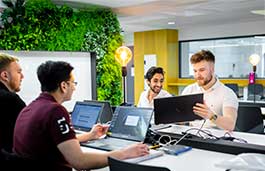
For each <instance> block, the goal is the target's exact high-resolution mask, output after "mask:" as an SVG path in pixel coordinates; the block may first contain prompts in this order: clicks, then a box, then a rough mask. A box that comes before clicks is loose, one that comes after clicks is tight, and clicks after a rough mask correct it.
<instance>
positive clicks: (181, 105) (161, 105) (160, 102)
mask: <svg viewBox="0 0 265 171" xmlns="http://www.w3.org/2000/svg"><path fill="white" fill-rule="evenodd" d="M196 103H203V94H202V93H200V94H190V95H182V96H174V97H165V98H157V99H154V113H155V115H154V116H155V124H167V123H176V122H185V121H193V120H196V119H202V118H201V117H200V116H198V115H196V114H195V113H194V112H193V106H195V104H196Z"/></svg>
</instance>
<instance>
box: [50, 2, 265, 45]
mask: <svg viewBox="0 0 265 171" xmlns="http://www.w3.org/2000/svg"><path fill="white" fill-rule="evenodd" d="M53 1H54V2H55V3H57V4H62V3H67V4H68V5H71V6H72V7H75V8H81V7H84V6H90V5H91V4H94V5H99V6H102V7H109V8H112V9H113V11H114V12H115V13H116V14H117V15H118V19H119V21H120V24H121V27H122V29H123V30H124V36H125V39H126V40H125V42H127V43H128V44H130V42H131V41H132V37H133V32H137V31H146V30H157V29H179V30H181V29H185V28H190V27H201V26H203V25H220V24H229V23H233V24H234V23H236V22H241V23H242V22H252V21H264V22H265V16H264V15H263V16H262V15H257V14H253V13H251V11H252V10H264V6H265V0H53ZM170 21H173V22H175V24H173V25H169V24H168V22H170Z"/></svg>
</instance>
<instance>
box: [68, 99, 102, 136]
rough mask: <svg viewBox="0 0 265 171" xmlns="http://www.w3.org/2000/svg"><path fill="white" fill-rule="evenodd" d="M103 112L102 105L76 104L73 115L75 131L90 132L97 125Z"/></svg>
mask: <svg viewBox="0 0 265 171" xmlns="http://www.w3.org/2000/svg"><path fill="white" fill-rule="evenodd" d="M101 112H102V104H88V103H86V102H76V104H75V106H74V110H73V112H72V114H71V117H72V124H73V126H74V129H78V130H84V131H88V130H90V129H91V128H92V127H93V125H94V124H95V123H97V120H98V117H99V115H100V114H101Z"/></svg>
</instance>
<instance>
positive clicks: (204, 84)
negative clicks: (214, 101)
mask: <svg viewBox="0 0 265 171" xmlns="http://www.w3.org/2000/svg"><path fill="white" fill-rule="evenodd" d="M212 79H213V76H212V75H211V77H210V78H209V79H207V78H206V79H204V80H202V79H197V83H198V85H199V86H206V85H207V84H208V83H209V82H211V81H212Z"/></svg>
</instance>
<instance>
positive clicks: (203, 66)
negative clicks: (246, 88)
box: [182, 50, 238, 131]
mask: <svg viewBox="0 0 265 171" xmlns="http://www.w3.org/2000/svg"><path fill="white" fill-rule="evenodd" d="M190 62H191V64H192V66H193V71H194V78H195V80H196V83H194V84H192V85H189V86H187V87H186V88H185V89H184V90H183V92H182V94H183V95H185V94H196V93H204V103H203V104H200V103H197V104H196V105H195V106H194V107H193V111H194V113H195V114H197V115H199V116H201V117H202V118H204V119H205V120H206V126H210V127H218V128H221V129H225V130H229V131H232V130H234V128H235V123H236V119H237V109H238V99H237V96H236V94H235V93H234V92H233V91H232V90H231V89H230V88H228V87H226V86H225V85H224V84H223V83H221V82H220V81H219V79H218V78H217V77H216V76H215V74H214V64H215V57H214V55H213V54H212V52H210V51H208V50H201V51H199V52H197V53H195V54H194V55H192V56H191V59H190ZM191 124H193V125H194V123H191Z"/></svg>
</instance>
